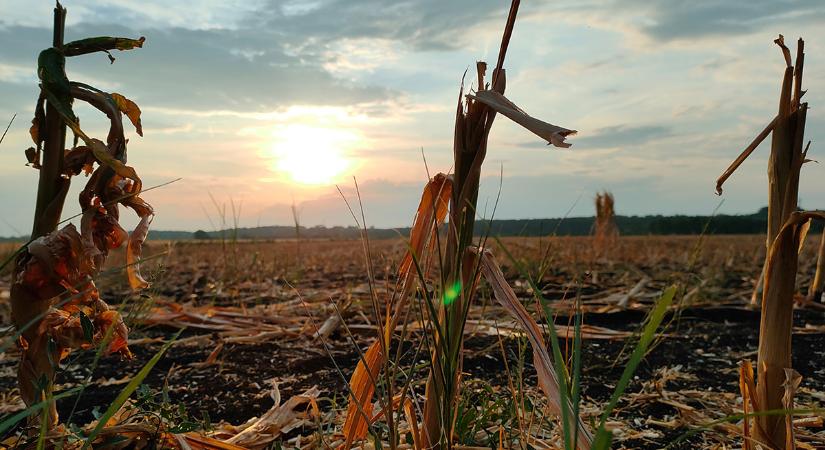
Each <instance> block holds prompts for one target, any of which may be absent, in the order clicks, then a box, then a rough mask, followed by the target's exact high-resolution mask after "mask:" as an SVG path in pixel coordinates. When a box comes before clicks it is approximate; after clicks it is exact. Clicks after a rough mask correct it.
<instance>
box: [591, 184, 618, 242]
mask: <svg viewBox="0 0 825 450" xmlns="http://www.w3.org/2000/svg"><path fill="white" fill-rule="evenodd" d="M595 202H596V221H595V223H594V224H593V237H594V242H593V243H594V247H595V248H594V250H595V251H596V255H597V256H603V257H605V258H606V257H607V256H608V255H607V253H608V252H609V250H610V249H611V248H612V247H613V246H614V245H616V240H617V239H618V237H619V227H618V226H616V210H615V206H614V200H613V194H611V193H610V192H601V193H597V194H596V199H595Z"/></svg>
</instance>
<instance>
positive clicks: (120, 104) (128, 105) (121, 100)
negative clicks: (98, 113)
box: [111, 92, 143, 136]
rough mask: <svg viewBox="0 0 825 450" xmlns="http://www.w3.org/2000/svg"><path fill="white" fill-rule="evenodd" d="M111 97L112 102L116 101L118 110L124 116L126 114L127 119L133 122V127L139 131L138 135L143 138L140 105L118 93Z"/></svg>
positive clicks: (113, 93)
mask: <svg viewBox="0 0 825 450" xmlns="http://www.w3.org/2000/svg"><path fill="white" fill-rule="evenodd" d="M111 95H112V100H114V101H115V105H117V109H119V110H120V111H121V112H122V113H123V114H126V117H128V118H129V120H130V121H131V122H132V125H134V126H135V131H137V134H138V135H140V136H143V125H141V123H140V108H139V107H138V105H137V104H136V103H135V102H133V101H131V100H129V99H128V98H126V97H124V96H122V95H120V94H118V93H116V92H112V94H111Z"/></svg>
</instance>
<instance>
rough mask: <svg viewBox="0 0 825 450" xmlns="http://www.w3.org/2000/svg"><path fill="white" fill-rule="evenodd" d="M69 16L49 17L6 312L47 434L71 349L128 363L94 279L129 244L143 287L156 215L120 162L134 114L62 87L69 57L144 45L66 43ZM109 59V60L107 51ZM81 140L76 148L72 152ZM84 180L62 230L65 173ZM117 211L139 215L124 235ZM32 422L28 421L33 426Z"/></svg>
mask: <svg viewBox="0 0 825 450" xmlns="http://www.w3.org/2000/svg"><path fill="white" fill-rule="evenodd" d="M65 18H66V9H65V8H63V7H62V6H61V5H60V4H59V3H58V4H57V7H56V8H55V11H54V40H53V46H52V47H51V48H48V49H46V50H43V51H42V52H41V53H40V56H39V58H38V77H39V79H40V82H41V83H40V96H39V98H38V100H37V104H36V108H35V117H34V119H33V120H32V126H31V129H30V134H31V137H32V140H33V141H34V144H35V146H36V147H32V148H29V149H28V150H26V152H25V153H26V156H27V159H28V162H29V165H30V166H32V167H33V168H35V169H37V170H39V184H38V191H37V203H36V207H35V217H34V224H33V228H32V240H31V241H30V242H29V243H28V244H27V245H26V246H24V247H23V248H21V249H20V250H19V251H18V254H17V257H16V260H15V267H14V270H13V275H12V286H11V306H12V316H13V321H14V324H15V326H16V328H17V330H18V332H19V341H18V345H19V347H20V349H21V360H20V365H19V369H18V384H19V388H20V392H21V397H22V398H23V401H24V402H25V403H26V405H27V406H32V405H34V404H37V403H40V402H44V401H45V402H49V405H48V408H47V413H46V414H44V416H43V418H44V420H43V421H42V422H41V423H40V427H39V428H35V429H34V430H33V432H34V431H39V430H48V429H51V428H53V427H54V426H55V425H56V424H57V422H58V417H57V411H56V408H55V403H54V401H53V399H52V398H53V395H52V390H53V384H54V376H55V370H56V369H57V366H58V364H59V362H60V361H61V360H62V359H64V358H65V357H66V356H67V355H68V353H69V352H70V351H71V350H72V349H77V348H91V347H94V346H99V345H102V346H104V350H105V352H107V353H111V352H117V353H120V354H122V355H123V356H124V357H127V358H129V357H131V353H130V352H129V348H128V347H127V334H128V329H127V328H126V325H125V324H124V323H123V319H122V318H121V316H120V314H119V313H118V312H117V311H115V310H112V309H110V308H109V306H108V305H107V304H106V303H105V302H104V301H103V300H102V299H101V298H100V295H99V292H98V290H97V287H96V286H95V283H94V277H95V275H96V274H97V273H98V271H99V270H100V268H101V267H102V266H103V264H104V262H105V260H106V257H107V255H108V253H109V251H110V250H112V249H115V248H118V247H121V246H122V245H124V244H126V246H127V252H126V253H127V260H128V268H127V272H128V278H129V284H130V285H131V287H132V288H133V289H141V288H144V287H146V286H147V285H148V283H146V281H145V280H144V279H143V278H142V277H141V275H140V272H139V267H138V265H139V261H140V254H141V248H142V244H143V241H144V239H145V238H146V234H147V232H148V228H149V223H150V222H151V219H152V216H153V211H152V207H151V206H149V204H148V203H146V202H145V201H143V200H142V199H141V198H140V197H139V194H140V192H141V181H140V178H139V177H138V176H137V173H136V172H135V170H134V169H133V168H131V167H130V166H127V165H126V143H127V139H126V138H125V136H124V131H123V121H122V117H123V115H124V114H126V115H127V117H128V118H129V119H130V121H131V122H132V123H133V125H134V126H135V129H136V130H137V133H138V134H140V135H142V129H141V123H140V109H139V108H138V107H137V105H136V104H135V103H133V102H132V101H130V100H128V99H127V98H125V97H123V96H122V95H120V94H117V93H111V94H110V93H107V92H103V91H101V90H99V89H96V88H94V87H91V86H88V85H86V84H83V83H79V82H74V81H69V79H68V78H67V76H66V72H65V61H66V58H67V57H74V56H80V55H85V54H89V53H95V52H105V53H107V54H109V52H110V51H112V50H121V51H122V50H131V49H134V48H139V47H141V46H142V45H143V41H144V40H143V38H140V39H127V38H112V37H97V38H89V39H82V40H79V41H74V42H69V43H64V42H63V30H64V24H65ZM109 58H110V59H111V60H112V61H114V58H112V56H111V55H110V54H109ZM74 100H81V101H84V102H86V103H88V104H90V105H91V106H92V107H94V108H96V109H98V110H99V111H101V112H103V113H104V114H106V116H107V117H108V118H109V121H110V128H109V134H108V136H107V138H106V142H105V143H104V142H102V141H100V140H98V139H94V138H91V137H89V136H88V135H86V134H85V133H84V132H83V131H82V130H81V129H80V126H79V125H78V119H77V117H76V116H75V115H74V112H73V111H72V102H73V101H74ZM67 126H68V127H69V128H71V129H72V131H73V132H74V136H75V145H73V147H72V148H71V149H69V150H65V146H66V127H67ZM78 139H80V140H81V141H82V144H81V145H77V143H78ZM84 172H85V174H86V175H87V176H89V179H88V182H87V183H86V186H85V188H84V189H83V190H82V191H81V193H80V196H79V202H80V208H81V211H82V217H81V221H80V230H78V229H77V228H76V227H75V226H74V225H72V224H69V225H66V226H64V227H63V228H61V229H59V230H58V229H57V227H58V225H60V223H61V222H60V215H61V212H62V210H63V203H64V200H65V198H66V193H67V192H68V189H69V184H70V180H71V177H72V176H75V175H78V174H80V173H84ZM119 204H122V205H124V206H127V207H129V208H131V209H133V210H134V211H135V212H136V213H137V215H138V216H139V217H140V219H141V220H140V223H139V225H138V226H137V228H136V229H135V230H134V231H133V232H132V233H131V235H130V234H128V233H127V232H126V231H125V230H124V229H123V228H122V227H121V226H120V224H119V223H118V219H119V217H120V214H119V206H118V205H119ZM38 419H39V417H32V418H31V420H30V422H32V424H34V423H36V422H37V420H38Z"/></svg>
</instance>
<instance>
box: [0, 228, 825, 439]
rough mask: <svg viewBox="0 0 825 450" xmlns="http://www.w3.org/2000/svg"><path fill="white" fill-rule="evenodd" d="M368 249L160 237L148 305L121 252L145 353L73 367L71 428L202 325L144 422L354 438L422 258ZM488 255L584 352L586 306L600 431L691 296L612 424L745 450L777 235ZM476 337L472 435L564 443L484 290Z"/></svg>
mask: <svg viewBox="0 0 825 450" xmlns="http://www.w3.org/2000/svg"><path fill="white" fill-rule="evenodd" d="M812 235H813V233H812ZM808 241H809V242H808V243H807V245H806V246H805V248H804V249H803V252H802V253H801V255H800V267H799V273H798V277H797V280H798V288H799V291H800V292H807V285H808V283H810V279H811V278H812V276H813V273H814V269H815V263H816V255H815V253H816V251H815V250H816V247H817V245H818V243H819V242H818V236H816V237H814V236H810V237H809V238H808ZM502 246H503V247H504V248H506V250H507V251H504V249H502ZM368 247H369V255H370V257H369V259H368V258H367V257H366V256H365V242H362V241H359V240H351V241H322V240H301V241H274V242H243V241H240V242H234V241H224V242H220V241H210V242H157V241H149V242H147V244H146V247H145V248H144V251H143V255H144V258H147V259H148V260H149V262H147V263H145V264H144V269H143V272H144V275H147V274H148V276H147V278H149V279H150V281H151V282H152V286H151V288H150V289H148V290H146V291H144V292H143V293H141V294H140V295H134V294H130V290H129V288H128V285H127V284H126V283H125V275H124V274H123V270H122V269H120V268H121V267H122V265H123V264H124V261H125V257H124V256H123V255H122V254H118V253H115V254H113V255H112V256H111V257H110V258H109V260H108V262H107V264H108V267H110V268H112V270H108V271H107V270H104V271H103V272H102V275H101V276H100V277H99V281H98V286H99V287H100V289H101V296H102V298H103V299H104V300H106V301H107V302H108V303H109V304H110V305H113V306H114V307H116V308H118V309H119V310H120V311H121V313H122V314H123V316H124V317H125V319H126V322H127V325H128V326H129V327H130V329H131V331H130V334H129V347H130V348H131V350H132V352H133V353H134V359H133V360H131V361H125V362H123V361H120V358H119V357H118V356H104V357H102V358H100V359H97V355H96V352H95V351H94V350H86V351H76V352H74V353H72V354H71V356H70V357H69V358H67V359H66V360H65V361H63V363H62V364H61V366H62V368H61V370H59V371H58V375H57V382H56V383H57V385H56V392H60V391H64V390H67V389H70V388H72V387H75V386H78V385H84V386H86V387H85V389H84V390H83V391H81V392H80V393H79V394H77V393H75V394H73V395H70V396H67V397H65V398H61V399H59V400H58V401H57V408H58V412H59V415H60V418H61V421H63V423H66V424H75V425H79V426H82V425H84V424H86V423H89V422H91V421H93V420H95V418H96V417H97V416H99V415H100V413H101V412H102V411H104V410H105V409H106V407H107V406H108V405H110V404H111V403H112V401H113V400H114V398H115V397H116V396H117V394H118V393H119V392H120V391H121V389H123V387H124V386H125V385H126V384H127V383H128V382H129V381H130V380H131V379H132V378H133V377H134V376H135V375H136V374H137V373H138V371H139V370H140V369H141V367H143V366H144V364H146V363H147V361H149V360H150V358H152V357H153V356H154V355H155V354H156V353H157V352H158V351H159V350H160V348H161V346H162V341H164V340H166V339H168V338H170V337H171V336H173V335H174V334H175V333H176V331H177V330H179V329H182V328H185V329H184V330H183V332H182V334H181V335H180V336H179V337H178V338H177V340H176V341H175V342H174V343H173V344H172V346H171V347H170V348H169V350H168V352H167V353H166V354H165V355H164V356H163V357H162V359H160V361H159V362H158V363H157V365H156V366H155V367H154V368H153V370H152V371H151V372H150V374H149V375H148V377H147V378H146V379H145V380H144V382H143V385H144V387H142V388H140V389H138V391H137V394H136V396H135V397H134V398H135V399H136V400H135V401H136V403H133V408H134V409H133V410H134V411H138V412H139V414H141V415H143V416H144V417H148V416H154V417H160V418H161V419H159V420H160V422H162V423H163V424H164V426H165V427H166V428H167V429H170V428H173V427H178V429H177V431H180V432H186V431H191V430H199V429H200V430H202V429H207V430H212V433H213V436H220V433H222V432H227V433H229V431H228V430H232V427H230V426H229V424H231V425H235V426H238V425H241V424H244V423H246V422H247V421H248V420H250V419H253V418H255V417H261V416H265V415H266V413H267V412H268V411H270V410H271V409H272V408H273V406H276V405H275V402H276V400H277V399H280V401H281V403H282V404H288V405H289V408H286V409H290V408H294V409H292V410H291V411H286V410H285V408H280V409H279V412H280V413H281V414H282V415H283V416H282V417H281V418H280V419H278V420H281V422H278V423H277V425H278V426H277V427H272V428H270V431H271V432H270V433H269V434H266V433H261V434H259V436H256V437H254V439H257V441H253V443H252V444H249V446H251V447H255V446H256V445H257V446H258V447H257V448H316V447H318V446H319V445H320V448H329V447H327V446H331V447H333V448H334V447H335V446H336V445H337V444H336V443H341V442H342V438H341V429H342V424H343V422H344V416H345V412H346V411H345V410H346V406H347V396H348V390H347V383H348V381H349V378H350V376H351V375H352V371H353V369H354V368H355V365H356V363H357V362H358V360H359V354H360V351H363V350H365V349H366V347H367V346H368V345H369V344H370V343H372V342H373V341H374V340H375V337H376V336H377V331H376V323H375V322H376V321H375V315H374V313H373V310H372V308H373V303H372V301H371V300H370V299H371V298H372V297H371V295H370V292H371V290H372V291H373V292H376V293H377V294H376V296H375V297H376V298H377V299H379V306H383V305H385V302H386V299H387V298H388V297H390V295H387V294H388V293H390V292H392V290H393V287H394V286H395V284H396V282H397V281H398V280H397V277H396V270H397V266H398V264H399V261H401V258H402V256H403V254H404V252H405V250H406V248H407V247H406V244H405V242H404V241H403V240H401V239H395V240H379V241H371V242H369V243H368ZM487 247H488V248H490V249H491V250H492V252H493V254H494V255H495V257H496V259H497V260H498V262H499V263H500V264H501V266H502V268H503V271H504V273H505V274H506V277H507V280H508V281H509V282H510V285H511V286H513V288H514V290H515V292H516V294H517V295H518V297H519V299H520V300H521V301H522V303H523V304H524V305H525V307H526V308H527V309H528V310H529V311H530V312H531V314H532V315H533V316H534V317H535V318H537V319H538V322H539V323H542V320H541V314H539V310H538V308H537V306H536V305H537V304H536V301H535V296H534V295H533V294H534V292H533V291H532V289H531V287H530V284H529V283H528V281H527V278H528V277H529V278H530V279H532V280H533V281H534V282H535V286H537V287H538V288H539V289H540V290H541V294H542V296H543V297H544V298H545V299H547V300H548V301H549V304H550V305H551V306H552V310H553V311H554V313H555V317H554V322H555V324H556V328H557V330H556V331H557V332H558V334H559V338H560V342H561V347H562V348H561V350H562V352H563V353H564V354H565V355H566V356H568V357H569V356H570V355H571V353H572V347H571V343H572V337H571V330H573V329H574V327H573V326H571V325H572V319H571V318H572V317H573V314H572V313H573V312H575V308H576V305H577V304H580V306H581V310H582V311H583V315H582V317H583V319H582V325H581V327H580V329H581V332H582V337H583V344H582V348H581V352H580V356H581V368H582V370H581V386H582V394H583V395H582V405H581V410H580V411H581V415H582V417H583V419H584V421H585V422H587V423H593V422H598V418H599V415H600V414H601V411H602V408H603V406H604V405H605V404H606V403H607V402H608V400H609V399H610V396H611V393H612V392H613V388H614V386H615V385H616V384H617V382H618V380H619V378H620V376H621V374H622V371H623V369H624V366H625V363H626V361H627V360H628V358H629V356H630V352H631V351H632V350H633V347H634V345H635V342H636V341H637V340H638V334H639V331H640V330H641V328H642V326H643V322H644V321H645V318H646V317H647V316H648V312H649V311H650V309H651V307H652V305H653V304H654V302H655V301H656V300H657V299H658V298H659V297H660V296H661V293H662V291H663V290H664V289H665V288H666V287H668V286H670V285H674V284H675V285H676V286H678V290H677V295H676V298H675V300H674V303H673V304H672V305H671V307H670V309H669V311H668V314H667V316H666V317H665V320H664V326H663V327H661V328H660V329H659V332H658V333H657V335H656V338H655V340H654V342H653V345H652V346H651V348H650V349H649V350H648V352H647V355H646V357H645V358H644V360H643V361H642V363H641V364H640V366H639V368H638V370H637V371H636V373H635V376H634V377H633V378H632V380H631V382H630V385H629V387H628V389H627V390H626V391H625V393H624V395H623V396H622V398H621V400H620V402H619V403H618V406H617V408H616V409H615V410H614V412H613V414H612V415H611V416H610V418H609V420H608V421H607V426H608V428H609V429H611V430H612V431H613V432H614V436H615V437H614V447H615V448H650V449H655V448H663V447H666V446H667V445H670V447H669V448H685V449H688V448H691V449H692V448H738V447H739V446H741V445H742V428H741V425H742V421H741V416H737V414H741V413H742V396H741V393H740V384H739V383H740V370H739V367H740V362H741V361H743V360H754V361H755V359H756V350H757V345H758V336H759V310H758V309H754V308H752V307H751V306H750V295H751V292H752V290H753V286H754V283H755V281H756V277H757V276H758V273H759V268H760V266H761V262H762V261H763V259H764V256H765V250H764V248H765V246H764V237H763V236H755V235H753V236H703V237H699V236H644V237H621V238H619V239H618V241H617V242H616V243H615V244H614V245H613V246H612V247H611V248H610V251H609V252H607V253H606V254H604V255H601V256H599V257H596V256H595V255H596V252H595V251H594V249H593V248H594V241H593V238H591V237H547V238H503V239H501V240H495V239H492V238H491V239H489V240H488V241H487ZM12 248H13V247H11V245H8V246H7V247H6V251H7V252H8V251H11V249H12ZM508 252H509V253H510V254H511V255H512V259H510V258H509V257H508V256H507V254H508ZM368 261H369V264H368ZM368 265H370V266H371V268H372V270H371V271H368V270H367V266H368ZM368 273H372V277H369V276H368V275H367V274H368ZM8 298H9V274H8V273H6V274H4V276H3V278H2V280H0V301H2V302H3V303H0V318H2V325H0V326H2V327H3V328H4V329H5V330H6V331H7V332H6V333H5V335H6V336H7V337H6V339H7V340H8V339H10V338H9V337H8V336H9V335H10V334H12V333H13V331H12V327H11V324H10V319H9V308H8V306H7V303H6V302H7V300H8ZM797 300H798V301H797V304H796V307H795V310H794V334H793V367H794V368H795V369H796V370H797V371H798V372H799V373H800V374H801V375H802V384H801V386H800V388H799V389H798V390H797V391H796V397H795V407H796V408H798V409H800V410H804V409H815V408H819V406H820V405H821V404H822V403H823V402H825V309H823V307H822V306H821V304H814V303H810V302H806V301H805V300H803V299H802V298H798V299H797ZM411 305H412V308H411V311H412V315H413V316H415V317H414V318H411V319H410V320H409V321H408V323H407V328H408V330H407V331H408V332H409V335H408V336H407V337H406V339H404V340H403V342H402V344H401V348H400V349H397V350H398V351H399V353H398V354H399V355H400V357H399V358H398V359H397V363H398V364H399V366H400V367H402V368H403V373H405V374H408V379H410V380H412V382H411V388H412V390H413V392H414V395H412V396H411V398H412V400H413V403H414V405H413V406H414V407H415V408H416V409H419V408H421V404H422V399H423V395H424V384H425V381H426V380H427V372H428V370H429V355H428V352H427V351H426V349H424V347H423V345H424V344H423V343H424V342H425V339H424V337H423V335H424V333H422V327H421V323H422V322H421V321H420V320H419V319H418V317H420V316H421V309H422V306H421V305H422V304H421V303H419V304H415V302H413V303H412V304H411ZM340 319H343V321H341V320H340ZM401 328H402V327H401V326H400V325H399V327H398V329H397V330H396V334H395V336H396V339H394V340H393V346H397V345H398V342H399V339H397V338H398V336H400V335H401V333H402V330H401ZM544 328H545V330H544V331H545V332H546V331H547V330H546V327H544ZM464 334H465V336H466V340H465V342H464V349H465V353H464V362H463V367H462V380H463V388H462V390H461V392H460V400H459V404H458V408H459V412H458V415H457V417H458V419H457V425H456V435H457V436H456V440H457V442H458V443H459V444H461V445H464V446H468V447H492V448H496V447H498V446H499V445H500V444H501V445H503V446H504V447H505V448H507V447H518V446H519V445H524V444H525V443H526V444H529V445H530V446H531V447H532V448H555V447H558V446H561V445H562V444H560V442H561V441H560V436H559V431H558V430H559V422H558V420H557V419H556V418H554V417H551V416H550V415H549V414H547V412H546V396H545V395H544V394H543V393H542V391H541V390H539V388H538V386H537V380H536V370H535V368H534V367H533V359H532V357H531V352H530V348H529V345H528V344H527V340H526V339H525V337H524V335H523V333H522V331H521V328H520V327H519V326H518V324H516V323H515V322H513V320H512V319H511V318H510V316H509V315H508V314H507V313H506V312H505V311H504V309H503V308H502V307H501V306H499V305H498V304H497V303H496V302H495V301H493V300H491V291H490V289H489V287H488V286H487V285H486V284H485V283H483V282H482V283H481V284H480V286H479V289H478V291H477V295H476V296H475V298H473V299H472V306H471V308H470V312H469V313H468V318H467V324H466V327H465V329H464ZM393 350H396V349H393ZM17 359H18V354H17V352H16V350H15V347H14V346H12V347H10V348H9V350H8V351H7V352H5V353H2V354H0V391H2V392H3V394H2V396H0V413H2V414H7V413H12V412H15V411H21V410H24V409H25V406H24V404H23V402H22V400H21V399H20V397H19V391H17V387H16V386H17V382H16V364H17ZM333 362H334V364H333ZM313 388H317V390H315V389H313ZM301 395H303V397H302V396H301ZM273 420H275V419H273ZM397 425H398V427H399V430H400V431H401V434H402V438H401V440H402V445H405V444H404V442H406V441H409V440H410V439H411V437H410V436H409V433H408V430H409V424H408V423H407V422H406V421H402V423H400V424H397ZM19 426H20V425H18V428H17V429H19ZM382 427H386V425H385V424H384V423H383V422H382V421H380V420H378V421H376V422H375V427H374V428H375V431H374V433H377V434H378V435H381V433H382ZM795 428H796V439H797V441H798V442H797V445H798V446H799V448H817V447H821V446H823V445H825V432H823V423H822V419H821V417H817V416H810V415H806V414H804V413H800V414H799V415H797V416H796V427H795ZM273 430H274V431H273ZM386 431H387V430H385V429H384V430H383V432H384V433H386ZM215 433H216V434H215ZM384 436H386V435H385V434H384ZM277 443H281V445H282V447H277V446H276V445H278V444H277ZM370 445H372V444H370ZM806 445H807V446H809V447H806Z"/></svg>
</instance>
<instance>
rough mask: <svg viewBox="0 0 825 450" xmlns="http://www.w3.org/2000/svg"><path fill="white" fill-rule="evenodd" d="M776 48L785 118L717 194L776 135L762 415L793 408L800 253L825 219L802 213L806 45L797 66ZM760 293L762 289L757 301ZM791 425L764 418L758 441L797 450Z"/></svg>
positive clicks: (781, 42)
mask: <svg viewBox="0 0 825 450" xmlns="http://www.w3.org/2000/svg"><path fill="white" fill-rule="evenodd" d="M774 42H775V43H776V44H777V45H778V46H779V47H780V49H781V50H782V55H783V57H784V59H785V72H784V75H783V78H782V89H781V90H780V94H779V112H778V113H777V115H776V117H775V118H774V119H773V120H771V122H770V123H769V124H768V125H767V126H766V127H765V129H763V130H762V132H760V133H759V135H758V136H757V137H756V138H755V139H754V140H753V142H751V144H750V145H748V147H747V148H745V150H744V151H743V152H742V154H741V155H739V157H738V158H736V160H735V161H734V162H733V163H732V164H731V165H730V167H728V169H727V170H725V172H724V173H723V174H722V176H720V177H719V179H718V180H717V182H716V191H717V193H719V194H721V193H722V185H723V184H724V182H725V180H727V179H728V177H730V175H731V174H733V172H734V171H735V170H736V169H737V168H738V167H739V166H740V165H741V164H742V162H743V161H744V160H745V159H746V158H747V157H748V156H749V155H750V154H751V153H752V152H753V151H754V150H755V149H756V147H757V146H758V145H759V144H760V143H761V142H762V141H763V140H764V139H765V138H766V137H767V136H768V134H772V137H771V154H770V159H769V160H768V230H767V249H768V251H767V255H766V258H765V264H764V267H763V271H762V273H763V275H762V277H763V278H764V281H763V283H762V284H763V286H762V288H763V289H762V319H761V323H760V327H759V360H758V363H757V368H756V372H757V374H756V375H757V377H756V378H757V380H758V383H757V386H756V391H755V393H754V394H755V395H753V409H754V411H755V412H757V413H759V412H765V411H770V410H782V409H788V407H787V405H789V404H791V403H792V398H791V399H790V400H789V399H787V398H784V397H787V395H786V392H785V391H786V390H785V387H784V385H785V384H786V380H788V379H789V375H788V371H789V370H792V369H791V331H792V326H793V304H794V293H795V291H796V272H797V268H798V260H799V251H800V249H801V246H802V244H803V243H804V242H805V235H806V234H807V231H808V227H809V225H810V220H811V219H813V218H820V219H821V218H825V216H823V215H822V213H816V212H811V213H799V212H797V209H798V204H797V202H798V199H797V197H798V193H799V174H800V170H801V168H802V165H803V164H804V163H805V162H807V161H808V159H807V158H806V157H807V153H808V147H809V146H810V142H808V145H806V146H803V142H804V135H805V118H806V114H807V111H808V104H807V103H803V102H802V101H801V99H802V96H803V95H804V94H805V91H803V90H802V70H803V66H804V61H805V53H804V45H805V44H804V41H803V40H802V39H799V41H798V42H797V53H796V62H795V63H792V62H791V52H790V50H789V49H788V47H786V46H785V39H784V38H783V36H782V35H779V38H777V39H776V40H775V41H774ZM757 284H759V283H757ZM758 289H759V286H758V285H757V287H756V289H755V292H754V298H755V297H756V296H757V295H756V292H758ZM791 378H793V377H791ZM790 420H791V418H790V415H785V416H783V415H761V416H759V417H758V418H757V420H756V421H755V422H756V424H755V426H754V437H755V439H756V440H757V441H759V442H762V443H764V444H766V445H767V446H769V447H770V448H778V449H791V448H794V447H793V446H794V443H793V436H792V433H791V431H792V429H791V427H790V426H789V425H788V423H789V421H790Z"/></svg>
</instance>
